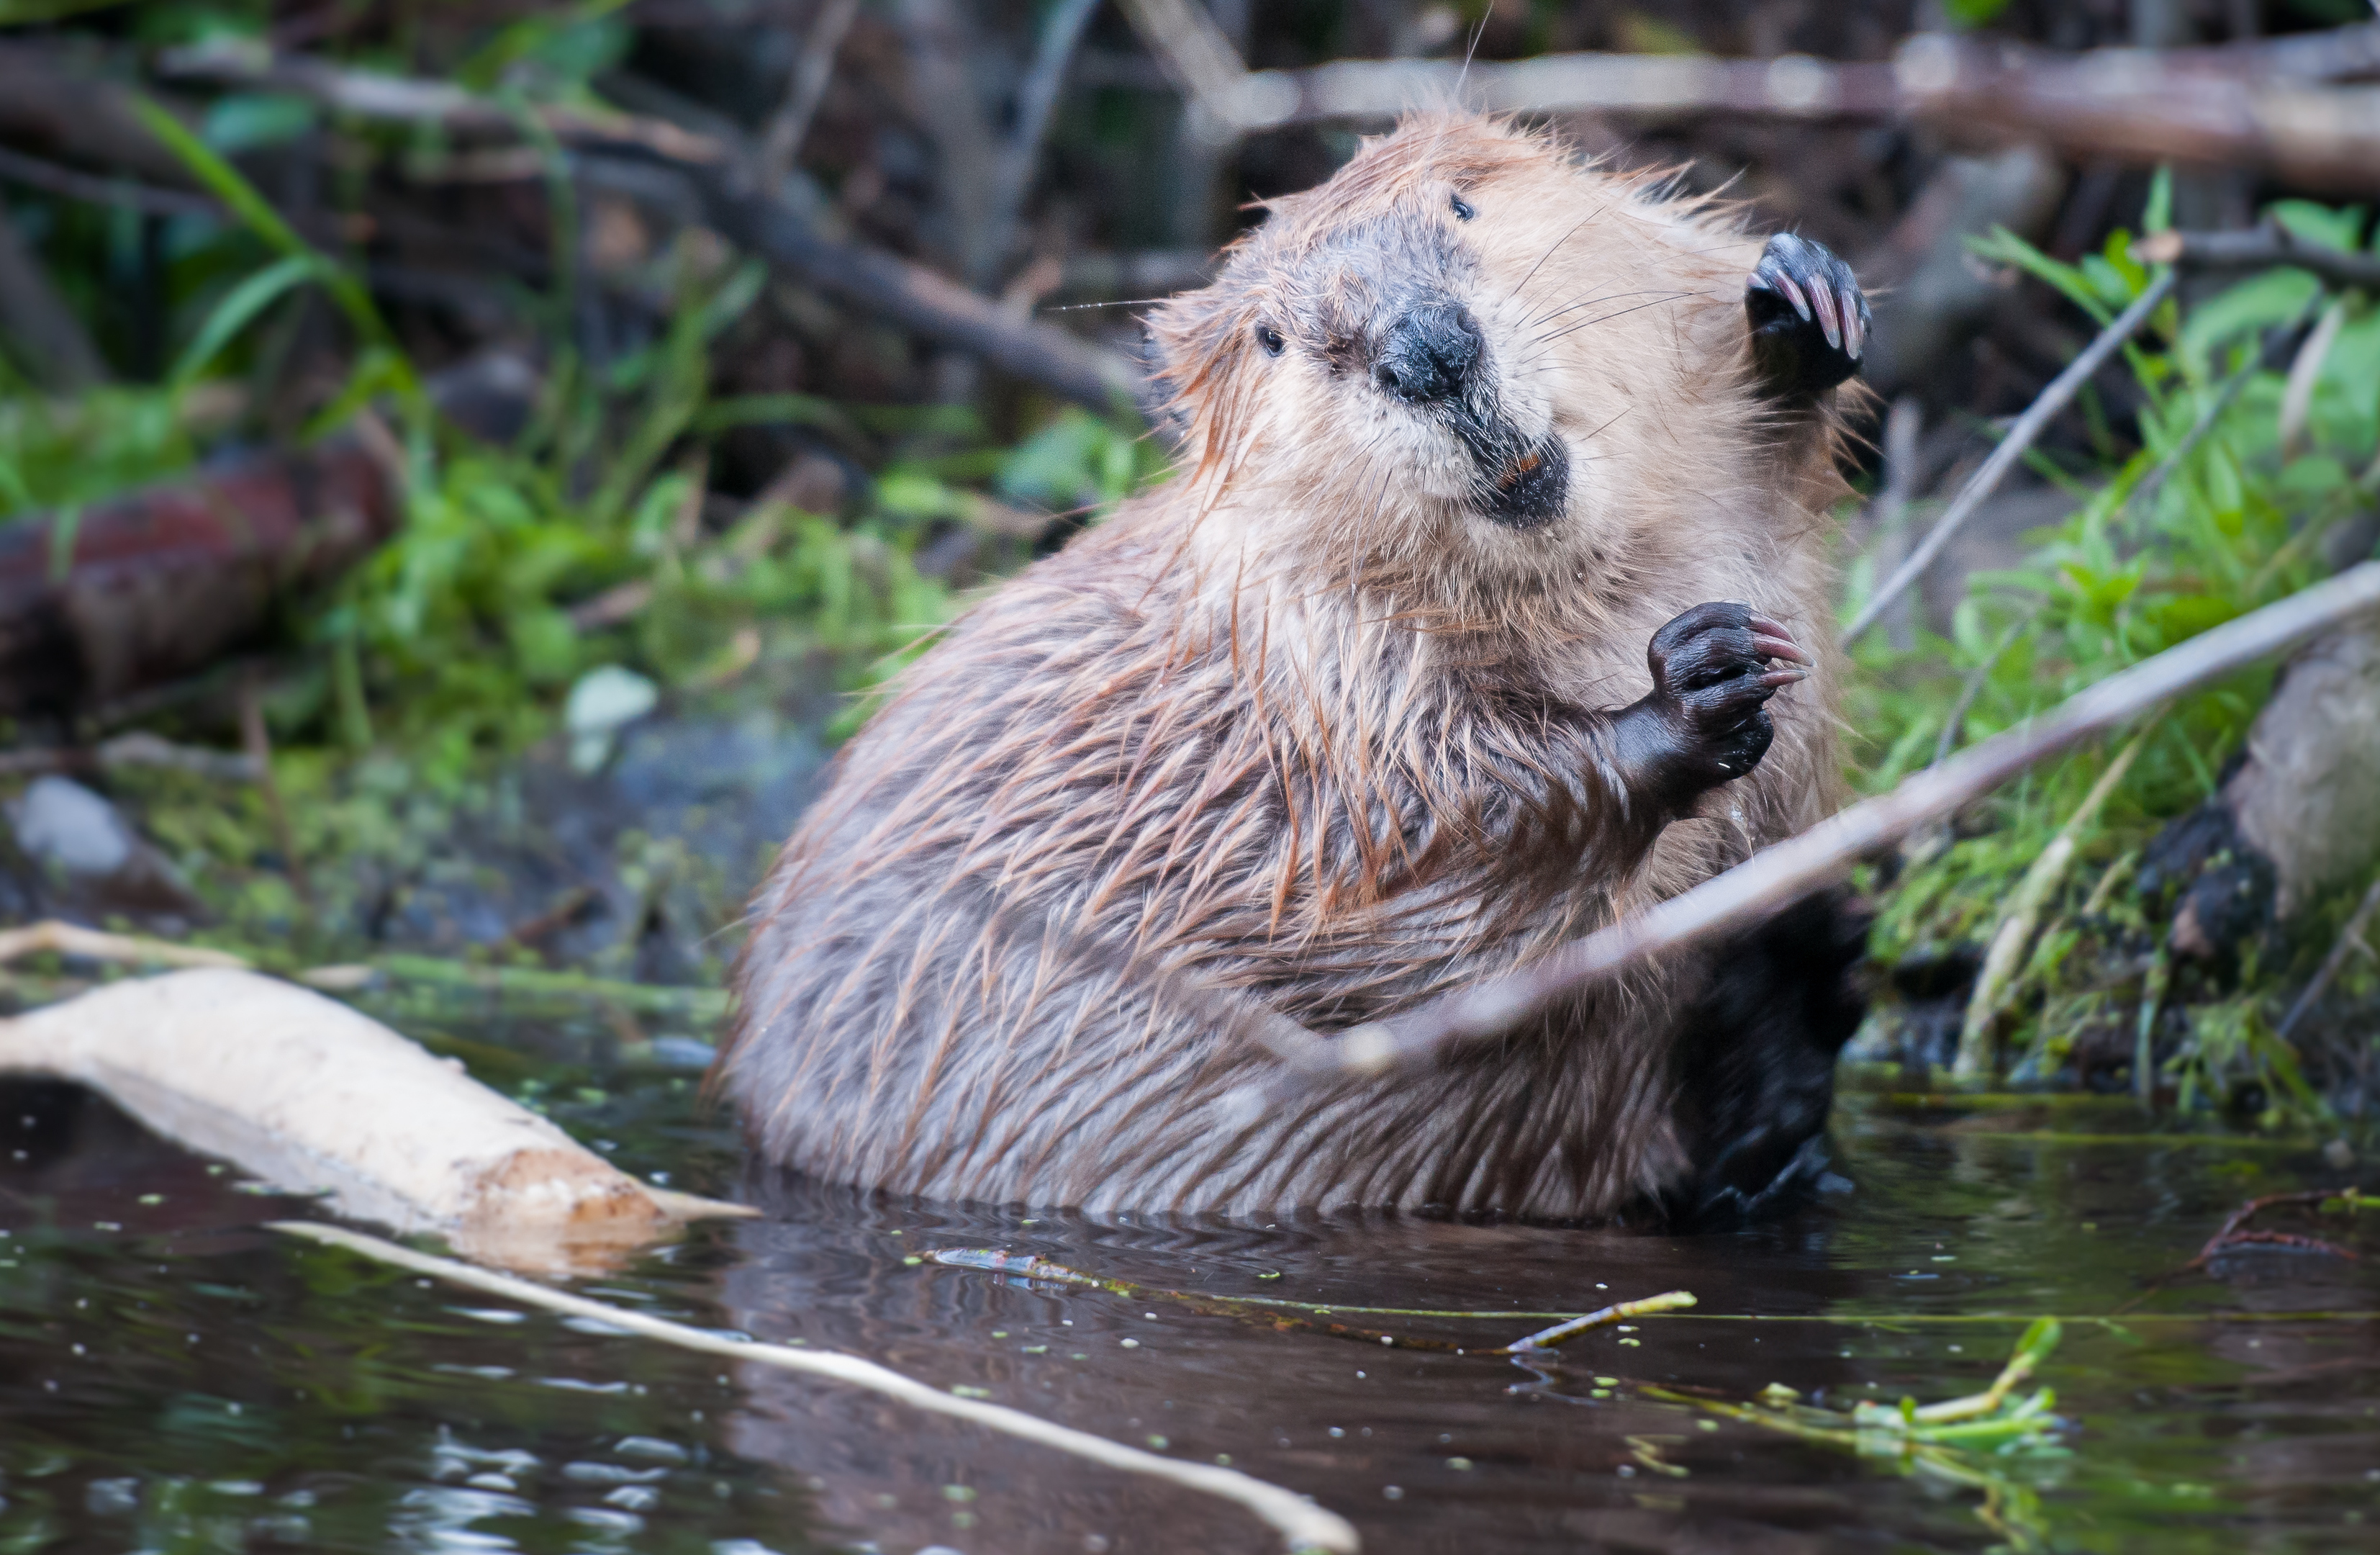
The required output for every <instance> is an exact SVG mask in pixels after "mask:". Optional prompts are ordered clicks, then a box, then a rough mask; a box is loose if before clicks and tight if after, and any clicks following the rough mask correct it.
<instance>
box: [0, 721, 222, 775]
mask: <svg viewBox="0 0 2380 1555" xmlns="http://www.w3.org/2000/svg"><path fill="white" fill-rule="evenodd" d="M109 767H164V768H166V769H168V770H169V771H177V772H188V773H191V774H192V775H194V776H197V777H204V778H214V779H217V780H219V781H221V782H224V783H253V782H255V781H256V764H255V763H254V762H253V761H250V760H249V758H248V753H247V752H245V751H238V750H211V749H209V748H208V747H205V746H200V745H176V744H175V743H174V742H173V741H171V740H167V739H162V738H160V737H159V736H157V735H152V734H149V733H147V732H146V731H135V732H134V733H132V734H129V735H117V736H116V737H115V738H114V739H112V740H103V741H101V742H100V743H99V744H98V745H96V746H93V747H89V748H84V747H73V746H66V747H53V748H50V749H45V750H5V751H0V772H75V771H93V770H104V769H106V768H109Z"/></svg>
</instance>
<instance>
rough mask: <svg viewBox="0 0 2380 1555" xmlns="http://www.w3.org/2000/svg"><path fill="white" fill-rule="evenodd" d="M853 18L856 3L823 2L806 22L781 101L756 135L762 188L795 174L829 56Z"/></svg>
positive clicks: (829, 71) (828, 71) (828, 76)
mask: <svg viewBox="0 0 2380 1555" xmlns="http://www.w3.org/2000/svg"><path fill="white" fill-rule="evenodd" d="M858 18H859V0H826V4H824V5H822V6H820V7H819V8H818V11H817V14H816V15H814V16H812V17H811V18H810V25H809V30H808V31H807V32H805V33H803V34H802V46H801V52H800V53H799V54H797V55H795V56H794V70H793V76H792V79H789V80H788V81H787V82H786V83H785V97H784V101H783V103H779V104H778V106H777V111H776V112H775V113H774V114H771V115H770V116H769V126H768V128H766V129H765V130H763V131H762V132H761V135H760V146H759V166H760V181H761V187H762V188H775V187H776V186H777V185H779V184H782V183H783V182H784V181H785V176H786V175H787V174H789V173H791V172H792V171H793V170H794V164H795V160H796V159H797V158H799V156H800V155H801V150H802V140H803V138H804V137H806V136H807V135H808V134H809V129H810V120H811V119H812V118H813V117H815V116H816V115H817V114H818V108H819V104H820V103H821V102H824V101H825V99H826V89H827V84H828V83H829V82H831V81H832V80H833V79H834V56H835V55H837V54H839V53H841V52H842V49H843V39H844V34H845V33H846V32H849V31H850V30H851V24H852V23H853V22H854V21H856V20H857V19H858Z"/></svg>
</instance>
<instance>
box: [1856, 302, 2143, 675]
mask: <svg viewBox="0 0 2380 1555" xmlns="http://www.w3.org/2000/svg"><path fill="white" fill-rule="evenodd" d="M2175 275H2176V272H2174V271H2171V270H2168V271H2167V272H2166V273H2163V274H2162V275H2159V276H2158V277H2157V278H2156V279H2155V280H2154V281H2152V282H2150V283H2149V289H2148V290H2146V291H2144V292H2143V293H2142V294H2141V295H2140V296H2139V297H2137V298H2133V300H2132V305H2131V307H2130V308H2127V309H2125V310H2123V311H2122V312H2121V313H2119V314H2117V315H2116V321H2115V322H2113V323H2111V324H2109V325H2108V326H2107V328H2106V329H2103V330H2101V331H2100V332H2099V338H2098V339H2096V340H2094V341H2093V342H2091V344H2090V345H2089V346H2086V347H2084V349H2083V354H2082V355H2081V356H2079V357H2077V358H2074V359H2073V361H2071V362H2070V363H2069V364H2067V368H2066V371H2063V372H2061V373H2059V374H2058V376H2057V377H2056V378H2053V379H2051V380H2050V382H2049V386H2048V387H2047V388H2046V389H2044V390H2042V391H2041V395H2040V396H2039V397H2038V398H2036V399H2035V400H2034V402H2033V404H2032V405H2030V406H2028V407H2026V408H2025V412H2024V414H2023V415H2022V416H2020V417H2018V418H2017V419H2016V424H2015V425H2013V426H2011V427H2010V428H2009V430H2008V435H2007V436H2006V437H2003V438H2001V439H2000V443H1999V446H1998V447H1997V448H1995V449H1993V450H1992V455H1991V457H1990V458H1987V459H1985V461H1984V465H1983V468H1981V469H1978V470H1977V471H1975V473H1974V477H1973V479H1972V480H1969V481H1968V482H1967V485H1966V489H1965V490H1964V491H1962V492H1960V493H1959V496H1958V500H1957V501H1955V502H1953V503H1952V504H1950V505H1949V508H1948V509H1947V510H1945V511H1944V513H1943V515H1942V516H1941V517H1940V519H1938V520H1937V521H1936V523H1935V525H1934V528H1932V530H1930V531H1929V532H1928V533H1927V534H1926V536H1925V540H1924V541H1921V542H1920V543H1919V545H1918V547H1917V549H1916V550H1914V551H1913V552H1911V553H1909V557H1908V559H1907V560H1906V561H1904V562H1902V563H1901V564H1900V567H1899V568H1897V569H1896V570H1895V571H1894V573H1893V575H1892V576H1891V577H1888V578H1887V579H1885V581H1884V583H1883V584H1882V585H1881V586H1879V587H1878V588H1877V589H1876V592H1875V593H1874V594H1873V595H1871V596H1869V598H1868V601H1867V603H1866V604H1864V605H1863V606H1861V607H1860V613H1859V614H1858V615H1856V616H1854V617H1853V618H1852V624H1851V625H1850V626H1846V627H1844V628H1843V636H1842V642H1843V646H1844V647H1846V648H1849V647H1850V646H1851V645H1852V643H1854V642H1857V641H1858V640H1859V638H1860V635H1861V634H1862V633H1864V632H1865V631H1866V630H1867V629H1868V628H1869V627H1870V626H1875V625H1876V622H1877V620H1878V619H1880V618H1881V617H1882V616H1883V614H1884V613H1885V611H1886V610H1887V609H1888V608H1889V607H1890V606H1891V604H1892V602H1893V601H1895V600H1897V599H1899V598H1900V595H1901V593H1902V592H1903V591H1904V590H1905V589H1908V587H1909V586H1910V585H1911V584H1913V583H1914V582H1916V581H1917V579H1919V578H1920V577H1924V576H1925V569H1926V568H1927V567H1930V566H1932V565H1934V558H1935V557H1937V556H1938V555H1940V554H1941V553H1942V548H1943V547H1944V546H1946V545H1948V544H1949V543H1950V539H1951V537H1952V536H1953V535H1956V534H1957V533H1958V532H1959V528H1960V527H1961V525H1963V524H1965V523H1966V521H1967V520H1968V519H1969V518H1970V517H1971V516H1973V514H1974V512H1975V510H1976V509H1977V508H1979V507H1981V506H1982V505H1983V504H1984V499H1985V497H1988V496H1990V495H1991V494H1992V493H1993V492H1995V491H1997V490H1998V489H1999V483H2000V481H2001V480H2004V479H2006V478H2007V475H2008V472H2009V471H2010V470H2011V469H2013V468H2016V462H2017V461H2018V460H2019V459H2021V458H2022V457H2024V451H2025V450H2026V449H2028V448H2030V447H2032V446H2033V444H2034V439H2036V438H2038V437H2039V436H2040V435H2041V434H2042V433H2043V432H2044V431H2046V430H2047V429H2048V426H2049V423H2050V422H2051V420H2053V419H2056V417H2057V415H2058V412H2059V411H2061V410H2063V409H2065V408H2066V404H2067V402H2068V401H2069V400H2070V399H2072V398H2073V397H2074V396H2075V395H2076V394H2077V393H2078V392H2079V391H2080V390H2081V389H2082V387H2083V384H2085V383H2089V382H2090V381H2091V375H2092V374H2093V373H2095V372H2096V371H2099V369H2100V367H2101V365H2102V364H2104V363H2105V362H2106V361H2107V358H2109V357H2112V356H2114V355H2115V354H2116V352H2117V350H2118V348H2119V347H2120V346H2122V345H2123V344H2124V342H2126V341H2128V340H2130V339H2131V337H2132V334H2133V333H2134V332H2135V331H2137V330H2138V329H2139V328H2140V327H2141V325H2142V323H2143V322H2145V321H2146V320H2147V318H2148V316H2149V315H2150V314H2151V313H2154V312H2155V311H2156V310H2157V305H2158V304H2160V303H2162V302H2164V301H2165V299H2166V298H2167V297H2168V295H2170V294H2171V293H2172V291H2173V285H2174V279H2175Z"/></svg>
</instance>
